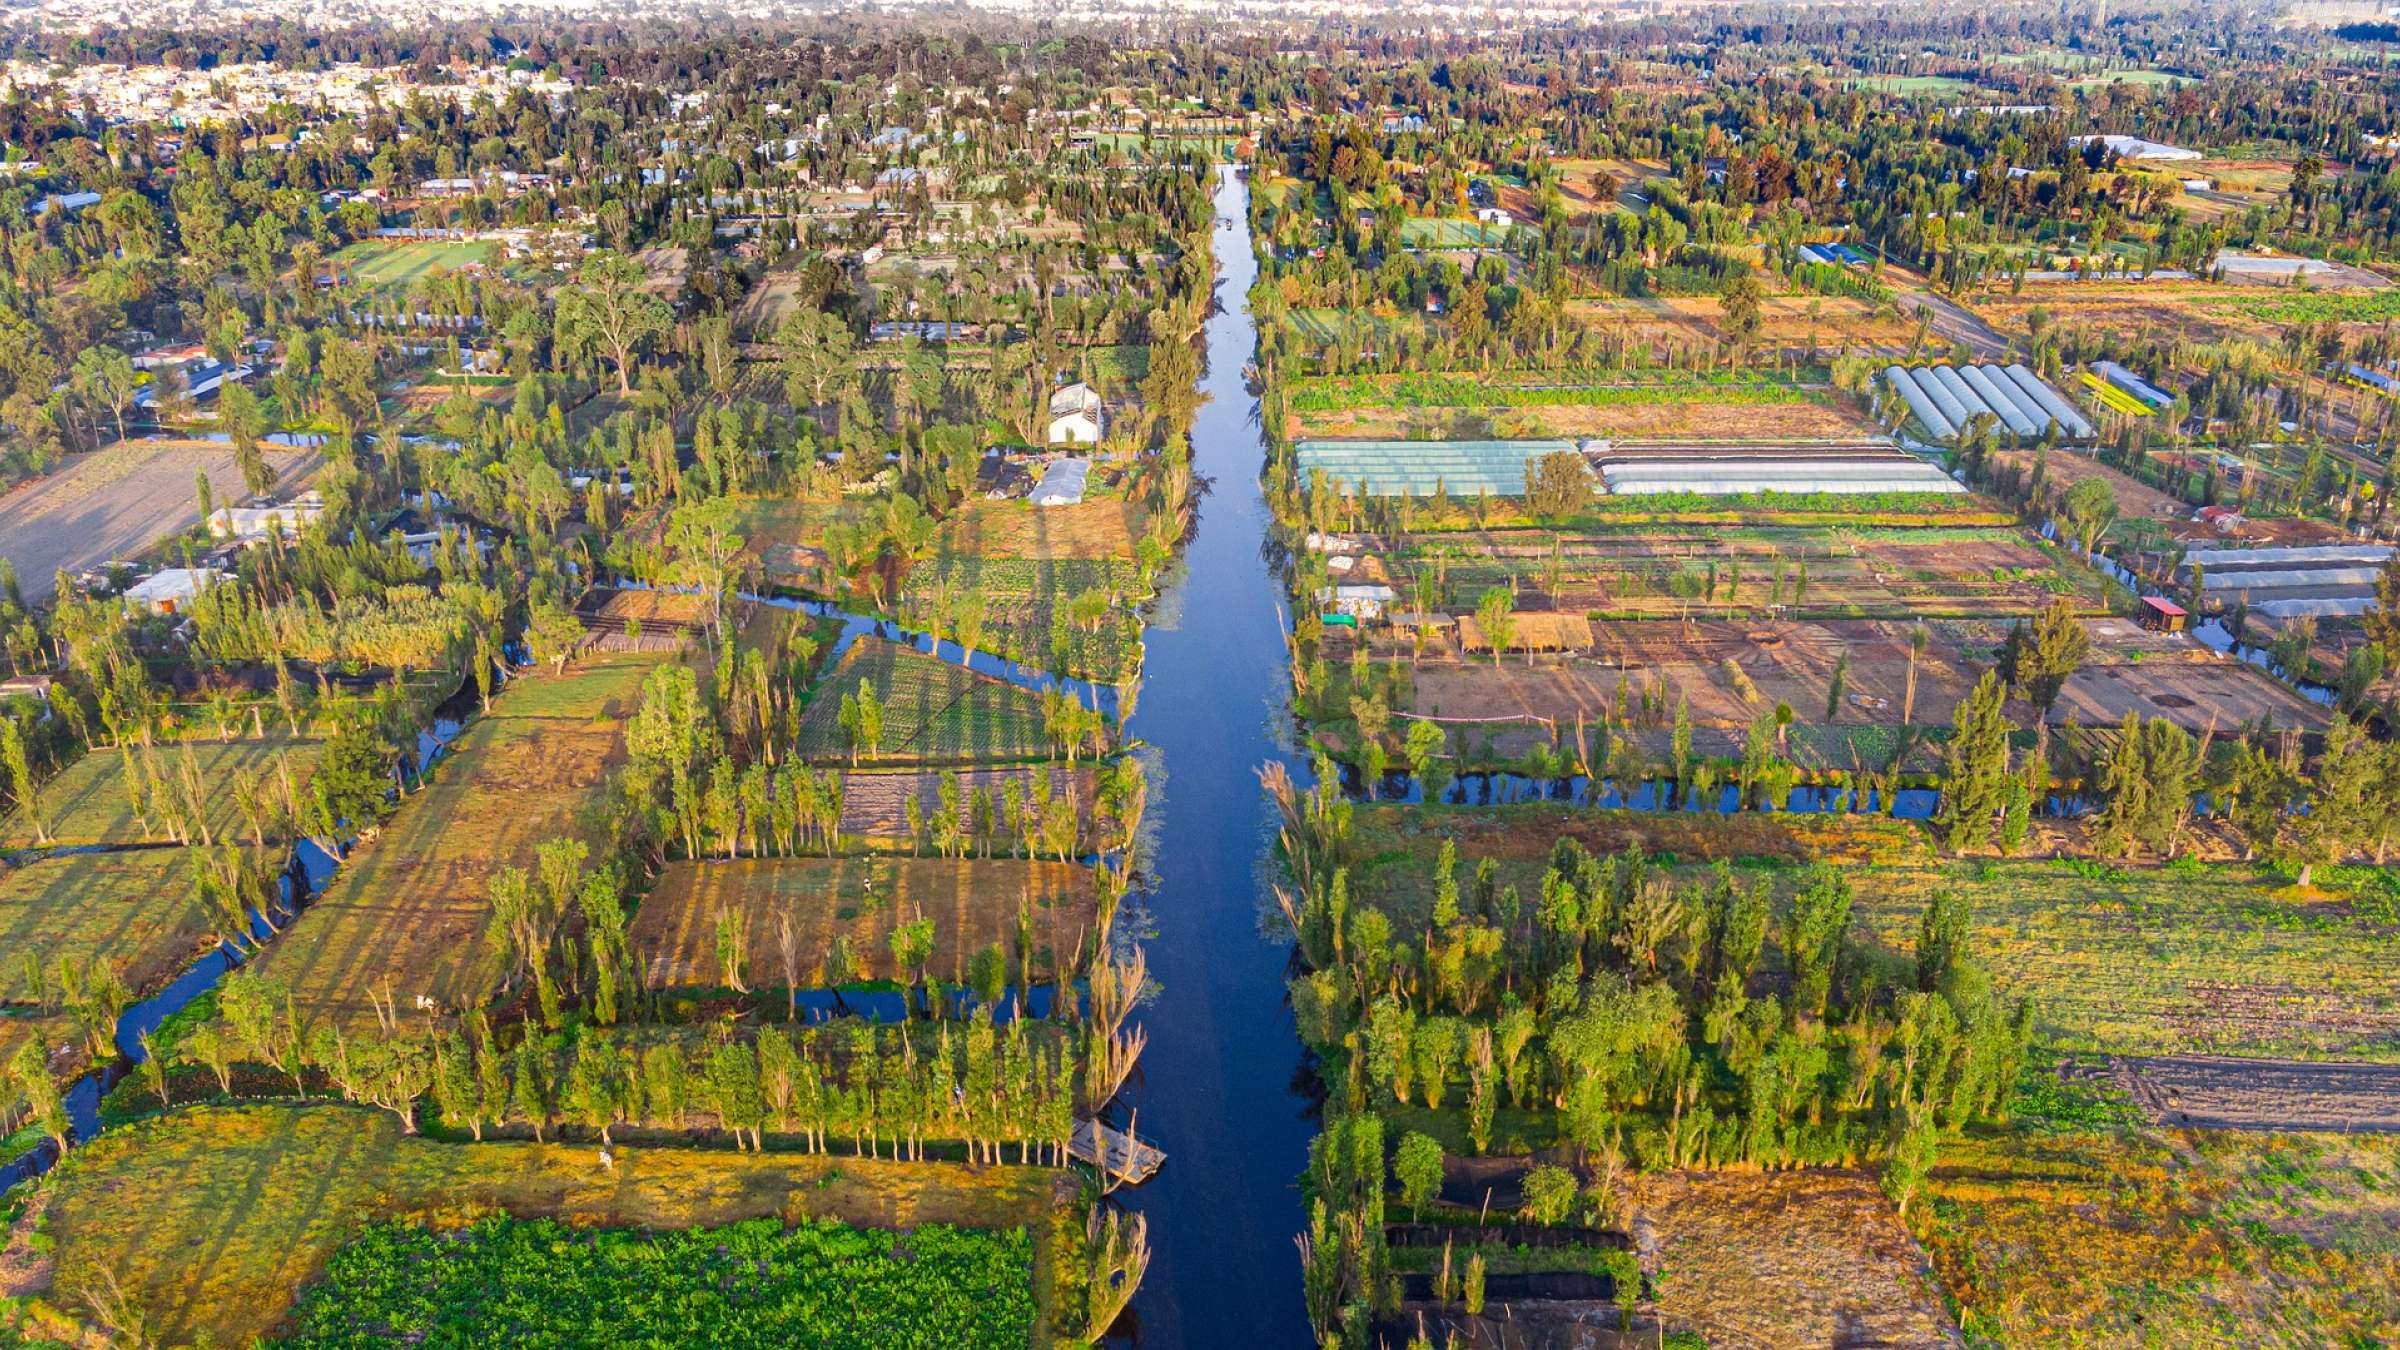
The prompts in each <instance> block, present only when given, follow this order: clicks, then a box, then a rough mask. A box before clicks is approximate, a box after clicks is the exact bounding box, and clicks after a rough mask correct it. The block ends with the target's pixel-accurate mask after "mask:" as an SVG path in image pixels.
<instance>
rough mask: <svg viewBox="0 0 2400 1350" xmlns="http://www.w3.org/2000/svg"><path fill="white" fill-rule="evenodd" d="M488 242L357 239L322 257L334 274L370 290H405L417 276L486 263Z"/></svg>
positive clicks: (489, 250)
mask: <svg viewBox="0 0 2400 1350" xmlns="http://www.w3.org/2000/svg"><path fill="white" fill-rule="evenodd" d="M492 258H493V249H492V246H491V245H490V244H484V243H475V242H470V241H461V240H448V239H361V240H359V241H358V242H357V243H355V244H352V245H350V246H349V247H348V248H345V249H343V250H342V251H341V252H339V253H336V254H334V255H333V256H332V257H331V258H329V259H327V260H326V265H327V266H328V267H330V268H332V269H333V273H334V275H336V276H339V277H341V278H343V279H344V280H346V281H348V282H349V283H350V284H352V285H354V286H358V287H361V288H363V289H366V290H370V291H405V290H407V289H408V288H409V287H410V286H413V285H415V284H416V283H417V282H418V281H419V280H420V279H422V278H425V277H431V276H440V275H442V274H443V273H445V272H455V271H457V270H458V269H460V268H462V267H470V266H475V267H481V266H489V265H490V263H491V261H492Z"/></svg>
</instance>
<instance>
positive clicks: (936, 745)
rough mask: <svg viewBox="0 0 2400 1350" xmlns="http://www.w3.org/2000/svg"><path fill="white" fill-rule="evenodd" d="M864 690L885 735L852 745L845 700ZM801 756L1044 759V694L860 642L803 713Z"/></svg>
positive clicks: (875, 642)
mask: <svg viewBox="0 0 2400 1350" xmlns="http://www.w3.org/2000/svg"><path fill="white" fill-rule="evenodd" d="M861 689H869V690H872V691H873V693H874V698H875V701H876V703H877V704H878V705H879V706H880V708H881V710H882V721H883V725H882V728H881V732H882V734H881V735H880V736H879V737H878V738H877V739H876V740H875V742H874V744H873V745H872V746H856V747H854V745H853V741H854V735H853V733H852V732H851V731H850V730H849V729H846V728H844V727H843V726H842V702H843V700H844V698H846V697H850V696H853V695H855V694H857V693H858V691H860V690H861ZM798 744H799V750H800V753H801V754H802V755H803V756H805V757H807V758H809V759H813V760H821V761H828V762H831V761H842V762H848V761H849V760H850V759H851V758H852V757H853V750H854V749H855V750H856V758H857V759H858V760H859V761H860V762H862V763H887V764H888V763H909V764H960V763H966V762H969V761H972V760H977V759H1026V758H1031V757H1033V756H1037V755H1042V754H1046V753H1047V752H1048V751H1049V748H1050V738H1049V735H1048V733H1047V732H1046V731H1045V730H1044V728H1043V724H1042V701H1041V696H1040V695H1038V694H1035V693H1033V692H1032V691H1030V690H1026V689H1020V688H1018V687H1017V686H1015V685H1013V684H1010V683H1009V682H1008V681H1006V680H1001V679H996V678H994V677H992V676H989V675H978V674H976V673H975V672H974V671H971V670H968V669H967V668H965V667H964V666H955V665H952V664H950V663H949V662H947V661H944V660H941V659H939V658H937V657H932V656H927V655H925V654H924V653H922V652H919V651H917V650H915V649H914V648H910V647H904V646H901V645H900V644H898V643H895V642H887V641H884V640H883V639H881V638H860V639H859V640H858V641H857V642H856V643H854V644H853V645H852V646H851V648H850V650H849V651H848V652H847V653H846V654H845V655H844V656H843V657H842V660H841V664H840V665H838V666H836V667H835V668H834V671H833V674H832V676H831V677H830V678H828V679H827V680H826V681H825V682H824V683H823V684H822V685H821V686H819V687H818V689H817V691H816V693H815V694H814V696H812V697H811V699H810V701H809V705H808V710H807V711H806V712H805V713H803V714H802V715H801V719H800V734H799V738H798Z"/></svg>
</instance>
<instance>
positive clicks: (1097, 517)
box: [941, 497, 1148, 562]
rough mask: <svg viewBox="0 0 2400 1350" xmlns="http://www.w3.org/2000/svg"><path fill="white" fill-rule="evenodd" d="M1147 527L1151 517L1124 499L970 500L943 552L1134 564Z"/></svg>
mask: <svg viewBox="0 0 2400 1350" xmlns="http://www.w3.org/2000/svg"><path fill="white" fill-rule="evenodd" d="M1147 522H1148V516H1147V513H1145V512H1144V511H1143V510H1142V509H1141V508H1140V507H1138V506H1135V505H1134V504H1133V503H1131V502H1128V501H1124V500H1122V499H1106V498H1103V499H1100V500H1096V501H1085V502H1079V503H1077V504H1075V505H1073V506H1035V505H1033V504H1032V503H1031V502H1027V501H1023V500H1015V501H997V502H996V501H990V500H986V499H983V498H978V497H970V498H968V499H967V500H966V501H963V502H961V503H959V506H958V510H957V511H955V512H953V513H952V514H951V515H950V516H949V517H948V518H947V519H945V520H943V522H942V535H941V548H942V550H943V551H944V552H946V553H953V554H959V555H963V556H965V557H971V558H987V559H997V558H1012V559H1027V560H1031V561H1036V562H1042V561H1051V560H1055V559H1064V558H1078V559H1093V560H1099V559H1111V558H1118V559H1129V558H1131V557H1132V556H1133V545H1134V541H1135V540H1137V539H1139V538H1141V537H1142V531H1143V529H1144V527H1145V525H1146V524H1147Z"/></svg>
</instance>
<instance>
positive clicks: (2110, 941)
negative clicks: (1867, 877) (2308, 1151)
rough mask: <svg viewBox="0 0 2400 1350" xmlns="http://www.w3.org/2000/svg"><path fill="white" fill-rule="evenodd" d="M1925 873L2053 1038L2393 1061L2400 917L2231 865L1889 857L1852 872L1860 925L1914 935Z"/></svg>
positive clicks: (1889, 938) (2399, 1022)
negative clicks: (2398, 920) (1937, 864)
mask: <svg viewBox="0 0 2400 1350" xmlns="http://www.w3.org/2000/svg"><path fill="white" fill-rule="evenodd" d="M1937 887H1947V888H1948V889H1950V890H1952V891H1954V892H1956V893H1958V894H1959V895H1960V896H1961V897H1963V898H1964V899H1966V900H1967V902H1968V904H1969V907H1970V908H1971V909H1972V911H1973V913H1974V928H1973V932H1974V937H1973V939H1972V942H1971V946H1972V949H1973V950H1974V952H1975V953H1976V957H1977V959H1978V960H1980V961H1982V962H1983V963H1984V964H1985V965H1986V966H1987V967H1988V968H1989V969H1990V970H1991V972H1992V979H1993V983H1994V984H1995V986H1996V987H1997V988H1998V990H1999V992H2000V993H2001V994H2002V995H2003V996H2004V997H2007V998H2009V999H2012V1000H2013V999H2017V998H2029V999H2031V1000H2032V1001H2033V1009H2034V1018H2035V1029H2036V1032H2037V1034H2038V1035H2039V1037H2040V1038H2041V1039H2042V1040H2044V1041H2045V1042H2048V1043H2050V1044H2053V1045H2056V1046H2058V1047H2060V1048H2062V1049H2068V1050H2083V1051H2095V1052H2100V1053H2107V1054H2135V1055H2172V1054H2182V1053H2198V1054H2220V1055H2250V1056H2295V1057H2305V1058H2318V1057H2323V1056H2342V1057H2346V1058H2350V1059H2358V1060H2374V1061H2380V1062H2386V1063H2391V1062H2400V970H2395V969H2394V968H2393V966H2392V964H2391V962H2390V960H2389V958H2388V953H2389V952H2390V950H2391V944H2392V942H2393V941H2394V940H2395V938H2400V929H2395V928H2394V927H2392V926H2391V925H2390V924H2388V923H2384V922H2381V921H2379V920H2377V919H2374V918H2371V917H2370V916H2369V915H2367V914H2366V913H2365V912H2363V911H2360V910H2357V909H2354V908H2353V907H2352V905H2351V904H2350V903H2349V902H2348V901H2346V900H2342V899H2331V898H2323V899H2318V898H2299V897H2294V896H2292V895H2290V894H2288V893H2287V892H2285V891H2283V890H2282V889H2280V887H2279V885H2278V884H2277V883H2276V882H2275V881H2274V879H2273V878H2271V877H2270V876H2268V875H2267V874H2264V873H2261V872H2257V871H2254V870H2252V869H2250V868H2247V867H2241V866H2209V867H2199V866H2187V867H2166V868H2161V867H2125V868H2110V867H2092V866H2079V867H2070V866H2068V865H2066V864H2063V863H2050V862H1997V863H1980V864H1963V865H1955V866H1951V867H1946V868H1934V867H1897V866H1895V867H1884V868H1880V869H1878V870H1877V871H1876V872H1875V873H1874V876H1873V881H1872V884H1862V885H1861V886H1860V887H1859V889H1858V900H1857V906H1856V909H1855V911H1854V912H1855V914H1856V921H1857V923H1858V926H1859V935H1860V936H1861V937H1862V938H1866V939H1871V940H1873V941H1875V942H1878V943H1880V944H1882V945H1883V947H1884V948H1886V949H1887V950H1889V951H1891V952H1893V953H1896V954H1897V953H1906V952H1910V951H1912V950H1914V948H1915V944H1916V934H1917V928H1918V924H1919V921H1920V919H1921V918H1922V916H1923V913H1924V910H1925V906H1926V903H1927V899H1928V897H1929V896H1930V895H1931V893H1932V892H1933V890H1934V889H1935V888H1937Z"/></svg>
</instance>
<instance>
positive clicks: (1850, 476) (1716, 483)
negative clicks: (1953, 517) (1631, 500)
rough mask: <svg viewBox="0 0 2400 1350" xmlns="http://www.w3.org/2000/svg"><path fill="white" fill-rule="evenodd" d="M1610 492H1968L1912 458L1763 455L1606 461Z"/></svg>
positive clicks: (1603, 470) (1603, 472)
mask: <svg viewBox="0 0 2400 1350" xmlns="http://www.w3.org/2000/svg"><path fill="white" fill-rule="evenodd" d="M1600 473H1601V477H1602V478H1604V479H1605V480H1606V481H1607V483H1608V490H1609V491H1610V492H1612V493H1616V494H1619V495H1624V496H1638V495H1642V494H1648V493H1662V492H1682V493H1692V494H1694V495H1698V496H1709V497H1727V496H1737V495H1741V494H1745V493H1753V492H1831V493H1841V494H1844V495H1851V496H1855V495H1862V494H1867V493H1880V492H1964V491H1966V488H1965V487H1963V486H1961V485H1960V484H1959V483H1958V482H1957V481H1955V480H1954V479H1952V478H1951V477H1950V476H1949V475H1948V474H1945V473H1943V472H1942V471H1941V470H1940V469H1938V468H1935V467H1934V466H1933V465H1931V464H1928V463H1926V462H1925V461H1924V460H1921V459H1918V458H1916V457H1915V456H1913V455H1904V454H1897V453H1894V454H1887V455H1874V456H1867V457H1861V458H1858V459H1830V460H1829V459H1781V458H1768V457H1764V456H1756V457H1753V456H1727V457H1723V458H1711V459H1703V458H1699V457H1696V456H1676V457H1671V458H1669V457H1662V458H1656V459H1643V458H1624V459H1616V460H1612V461H1609V462H1607V463H1604V464H1603V465H1602V466H1601V470H1600Z"/></svg>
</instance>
